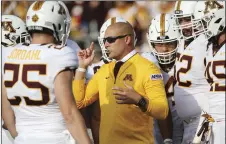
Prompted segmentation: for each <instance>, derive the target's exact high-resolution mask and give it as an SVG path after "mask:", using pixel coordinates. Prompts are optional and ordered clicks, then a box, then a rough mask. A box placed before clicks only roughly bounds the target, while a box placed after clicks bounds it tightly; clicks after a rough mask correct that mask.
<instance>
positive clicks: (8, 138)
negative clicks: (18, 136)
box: [2, 128, 13, 144]
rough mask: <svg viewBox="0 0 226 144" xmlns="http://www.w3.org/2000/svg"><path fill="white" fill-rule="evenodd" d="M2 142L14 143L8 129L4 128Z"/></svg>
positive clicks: (3, 143)
mask: <svg viewBox="0 0 226 144" xmlns="http://www.w3.org/2000/svg"><path fill="white" fill-rule="evenodd" d="M2 144H13V138H12V136H11V135H10V133H9V131H8V130H5V129H3V128H2Z"/></svg>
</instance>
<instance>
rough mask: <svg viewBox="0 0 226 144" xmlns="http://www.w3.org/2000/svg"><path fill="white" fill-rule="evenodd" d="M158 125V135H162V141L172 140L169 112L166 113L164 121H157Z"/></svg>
mask: <svg viewBox="0 0 226 144" xmlns="http://www.w3.org/2000/svg"><path fill="white" fill-rule="evenodd" d="M158 125H159V129H160V133H161V135H162V138H163V140H165V139H167V138H168V139H172V135H173V122H172V115H171V112H169V113H168V116H167V117H166V119H164V120H158Z"/></svg>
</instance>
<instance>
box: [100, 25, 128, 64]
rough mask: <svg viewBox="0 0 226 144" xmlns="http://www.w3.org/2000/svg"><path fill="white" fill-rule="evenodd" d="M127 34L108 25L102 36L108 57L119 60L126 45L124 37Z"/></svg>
mask: <svg viewBox="0 0 226 144" xmlns="http://www.w3.org/2000/svg"><path fill="white" fill-rule="evenodd" d="M126 36H127V35H125V34H122V32H120V31H119V30H117V29H116V28H115V27H111V26H110V27H108V29H107V30H106V32H105V36H104V45H105V47H106V49H107V50H108V52H107V54H108V56H109V58H112V59H115V60H120V59H121V56H122V54H123V53H124V49H125V47H126V44H125V40H124V38H125V37H126Z"/></svg>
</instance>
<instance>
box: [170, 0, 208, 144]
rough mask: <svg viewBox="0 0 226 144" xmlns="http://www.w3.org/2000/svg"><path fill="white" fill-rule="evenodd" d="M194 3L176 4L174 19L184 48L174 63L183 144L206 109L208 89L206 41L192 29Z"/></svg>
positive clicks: (192, 135) (189, 138)
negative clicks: (182, 126)
mask: <svg viewBox="0 0 226 144" xmlns="http://www.w3.org/2000/svg"><path fill="white" fill-rule="evenodd" d="M196 4H197V2H196V1H177V2H176V5H175V13H174V16H175V19H176V23H177V26H176V27H175V28H176V29H179V31H180V33H181V36H182V39H183V40H184V41H182V42H183V43H184V44H183V46H182V47H180V48H179V49H178V51H177V61H176V63H175V79H176V85H175V87H174V98H175V103H176V110H177V113H178V116H179V117H180V118H181V119H182V120H183V124H184V135H183V141H182V143H186V144H187V143H192V141H193V138H194V137H195V133H196V129H197V127H198V124H199V119H200V114H201V112H202V110H205V108H206V105H208V100H207V97H206V95H205V94H204V93H205V92H206V91H207V90H208V89H209V84H208V83H207V82H206V80H205V76H204V71H205V65H204V58H205V52H206V44H207V39H206V38H205V35H203V34H201V33H198V32H197V31H199V27H195V26H194V25H193V20H194V8H195V6H196Z"/></svg>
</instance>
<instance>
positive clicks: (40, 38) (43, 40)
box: [31, 33, 54, 44]
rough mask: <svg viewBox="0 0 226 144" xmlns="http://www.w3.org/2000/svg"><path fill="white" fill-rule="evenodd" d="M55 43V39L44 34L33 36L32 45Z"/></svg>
mask: <svg viewBox="0 0 226 144" xmlns="http://www.w3.org/2000/svg"><path fill="white" fill-rule="evenodd" d="M48 43H54V37H53V36H51V35H48V34H43V33H34V34H32V41H31V44H48Z"/></svg>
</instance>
